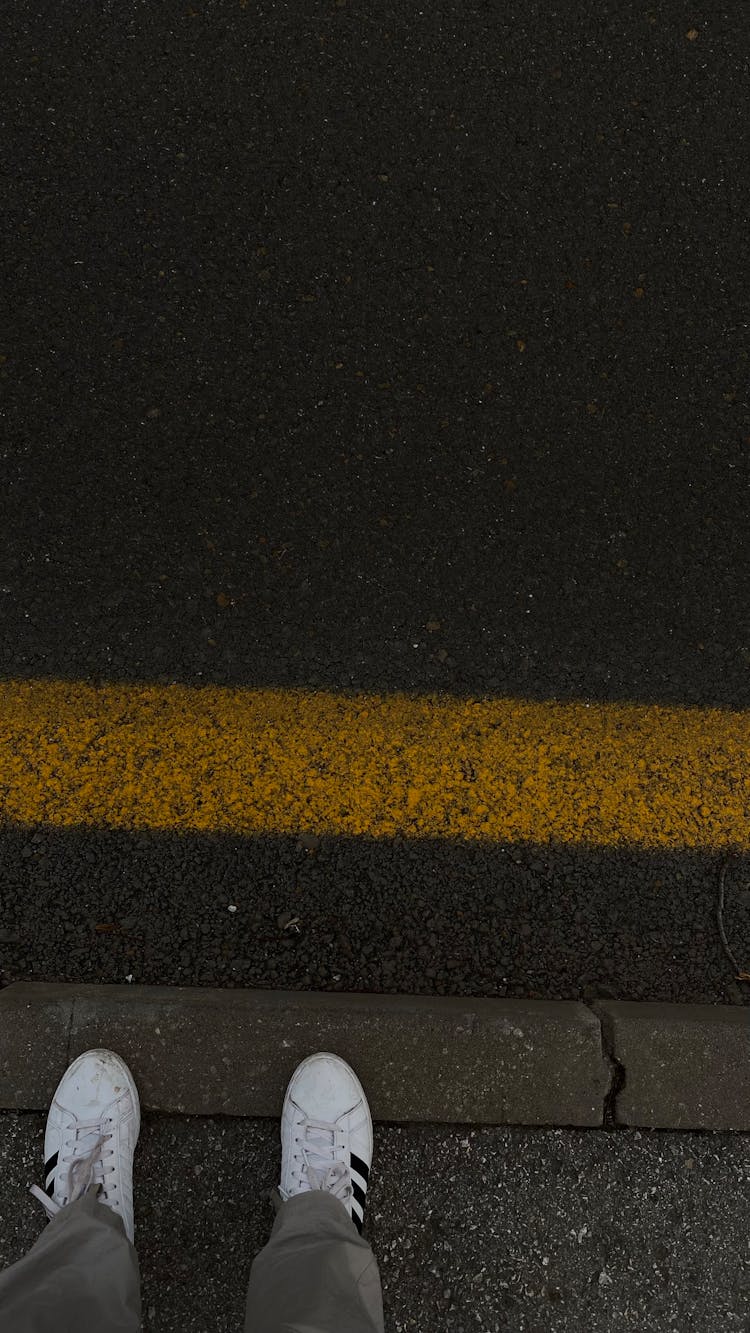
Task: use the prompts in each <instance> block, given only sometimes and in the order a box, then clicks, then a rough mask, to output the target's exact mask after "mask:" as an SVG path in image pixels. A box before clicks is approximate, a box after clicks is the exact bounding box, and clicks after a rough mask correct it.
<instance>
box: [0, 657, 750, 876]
mask: <svg viewBox="0 0 750 1333" xmlns="http://www.w3.org/2000/svg"><path fill="white" fill-rule="evenodd" d="M749 752H750V713H747V712H735V713H732V712H723V711H719V710H716V709H709V710H703V709H696V708H664V707H658V706H651V705H641V704H621V703H607V704H595V703H592V704H590V705H589V704H584V703H554V702H550V703H533V702H529V701H525V700H520V699H496V700H462V699H453V698H446V697H444V696H426V697H414V696H409V695H403V694H401V695H386V696H376V695H362V694H358V695H348V696H347V695H336V694H322V693H315V692H311V691H306V690H274V689H261V690H250V689H248V690H239V689H222V688H217V687H208V688H189V687H186V686H164V687H162V686H151V685H104V686H101V687H95V686H91V685H87V684H81V683H75V682H66V681H41V680H40V681H13V680H11V681H5V682H0V819H2V820H3V821H4V822H11V823H16V824H23V825H36V824H47V825H54V826H59V827H69V826H73V825H98V826H104V827H107V828H128V829H130V828H141V829H173V830H185V831H199V832H229V833H247V834H260V833H275V834H279V833H299V832H304V831H308V832H314V833H328V834H343V835H363V836H368V837H373V838H390V837H393V835H394V834H397V833H398V834H403V835H406V836H408V837H415V838H417V837H430V838H458V839H464V840H467V839H471V840H479V841H485V840H493V841H503V842H505V841H515V840H530V841H536V842H561V843H584V844H586V843H588V844H594V845H600V846H601V845H613V844H632V845H637V846H640V847H675V848H677V847H684V848H690V847H692V848H701V847H726V848H728V849H730V848H731V849H735V850H744V851H748V850H750V819H749V815H750V777H749V775H748V767H747V756H748V753H749Z"/></svg>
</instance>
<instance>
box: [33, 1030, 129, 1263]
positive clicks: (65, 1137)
mask: <svg viewBox="0 0 750 1333" xmlns="http://www.w3.org/2000/svg"><path fill="white" fill-rule="evenodd" d="M140 1125H141V1109H140V1104H139V1101H138V1090H137V1088H136V1086H135V1083H134V1082H133V1076H132V1074H131V1072H130V1070H129V1069H128V1067H127V1065H126V1064H125V1062H124V1060H121V1059H120V1057H119V1055H115V1054H114V1051H86V1054H85V1055H79V1057H78V1059H77V1060H74V1061H73V1063H72V1065H71V1066H70V1068H69V1069H68V1070H67V1071H66V1072H65V1074H63V1077H62V1078H61V1080H60V1082H59V1084H58V1087H57V1091H56V1093H55V1096H54V1098H53V1101H52V1105H51V1107H50V1110H49V1116H48V1117H47V1133H46V1134H45V1136H44V1181H45V1190H41V1189H40V1188H39V1186H38V1185H32V1186H31V1193H32V1194H33V1195H34V1197H35V1198H36V1199H39V1200H40V1202H41V1203H42V1204H43V1206H44V1208H45V1209H46V1212H47V1214H48V1216H49V1217H54V1216H55V1215H56V1214H57V1213H59V1211H60V1209H61V1208H64V1207H65V1205H66V1203H73V1202H74V1200H76V1199H79V1198H80V1197H81V1195H82V1194H83V1193H84V1191H85V1190H86V1189H87V1188H88V1186H89V1185H91V1184H99V1185H101V1189H100V1190H99V1194H98V1199H99V1202H100V1203H104V1204H107V1206H108V1207H109V1208H112V1209H114V1211H115V1212H116V1213H119V1214H120V1217H121V1218H122V1220H123V1222H124V1224H125V1232H126V1235H127V1237H128V1240H130V1241H132V1239H133V1232H134V1227H133V1153H134V1152H135V1145H136V1143H137V1142H138V1131H139V1129H140Z"/></svg>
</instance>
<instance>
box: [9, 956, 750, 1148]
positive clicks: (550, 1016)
mask: <svg viewBox="0 0 750 1333" xmlns="http://www.w3.org/2000/svg"><path fill="white" fill-rule="evenodd" d="M102 1045H106V1046H110V1047H112V1048H113V1049H115V1050H117V1051H118V1052H119V1053H120V1054H121V1055H122V1056H123V1057H124V1058H125V1059H126V1060H127V1061H128V1063H129V1064H130V1066H131V1068H132V1069H133V1073H134V1075H135V1077H136V1081H137V1083H138V1086H139V1092H140V1094H141V1100H142V1103H143V1105H144V1106H145V1107H147V1108H148V1109H150V1110H152V1111H158V1112H162V1113H172V1114H185V1115H233V1116H269V1117H275V1116H277V1115H278V1113H279V1108H280V1106H281V1102H282V1099H283V1095H284V1090H285V1087H286V1083H287V1081H288V1078H289V1076H290V1074H291V1072H292V1070H293V1069H294V1067H295V1065H296V1064H297V1063H298V1061H299V1060H301V1059H302V1058H304V1056H305V1055H309V1054H310V1052H311V1051H314V1050H334V1051H336V1052H338V1053H339V1054H340V1055H342V1056H343V1057H344V1058H345V1059H347V1060H349V1061H350V1063H351V1064H352V1065H353V1066H354V1068H355V1069H356V1070H357V1073H358V1074H359V1076H360V1078H361V1079H362V1081H363V1083H364V1085H365V1087H366V1089H367V1093H368V1098H369V1100H370V1104H371V1108H372V1113H373V1116H374V1118H375V1119H376V1120H384V1121H395V1122H399V1121H400V1122H407V1123H408V1122H417V1121H426V1122H430V1123H458V1124H460V1123H474V1124H497V1125H499V1124H517V1125H559V1126H580V1127H602V1126H603V1125H605V1124H606V1125H632V1126H636V1125H638V1126H644V1127H649V1128H664V1129H717V1130H719V1129H721V1130H726V1129H735V1130H750V1013H748V1012H746V1011H745V1009H744V1008H743V1009H738V1008H736V1007H734V1006H731V1007H726V1008H725V1007H723V1006H714V1005H678V1004H674V1005H670V1004H642V1003H632V1002H614V1001H613V1002H607V1003H604V1002H602V1003H599V1004H596V1005H594V1006H592V1007H589V1006H587V1005H585V1004H583V1003H580V1002H578V1001H568V1000H557V1001H556V1000H521V999H519V1000H500V999H472V998H464V997H462V998H444V997H437V998H433V997H430V996H408V995H375V994H342V993H340V992H309V991H260V990H216V989H202V988H200V987H194V988H182V987H162V986H138V985H133V986H96V985H92V986H78V985H66V984H59V985H58V984H54V983H52V984H50V983H35V982H18V983H15V984H13V985H11V986H8V987H6V988H5V989H4V990H2V991H0V1109H3V1110H7V1109H14V1110H44V1109H46V1107H47V1106H48V1104H49V1101H50V1098H51V1096H52V1094H53V1092H54V1089H55V1086H56V1084H57V1081H58V1079H59V1077H60V1075H61V1074H62V1072H63V1070H64V1068H65V1067H66V1065H67V1064H68V1063H69V1061H70V1060H71V1059H73V1058H74V1057H75V1056H76V1055H78V1054H80V1053H81V1052H82V1051H84V1050H87V1049H89V1048H91V1047H93V1046H102Z"/></svg>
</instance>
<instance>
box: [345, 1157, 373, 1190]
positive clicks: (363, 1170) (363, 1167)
mask: <svg viewBox="0 0 750 1333" xmlns="http://www.w3.org/2000/svg"><path fill="white" fill-rule="evenodd" d="M349 1161H350V1162H351V1165H352V1171H356V1173H357V1175H358V1176H361V1177H362V1179H363V1180H364V1182H365V1186H367V1182H368V1180H369V1179H370V1168H369V1166H368V1165H367V1162H363V1161H362V1158H361V1157H358V1156H357V1154H356V1153H354V1152H350V1153H349Z"/></svg>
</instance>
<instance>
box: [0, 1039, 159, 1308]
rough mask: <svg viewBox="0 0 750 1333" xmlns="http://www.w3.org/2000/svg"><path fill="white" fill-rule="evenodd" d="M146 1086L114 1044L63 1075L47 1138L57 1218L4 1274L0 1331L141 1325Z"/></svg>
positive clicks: (39, 1194)
mask: <svg viewBox="0 0 750 1333" xmlns="http://www.w3.org/2000/svg"><path fill="white" fill-rule="evenodd" d="M139 1125H140V1108H139V1105H138V1093H137V1090H136V1087H135V1083H134V1082H133V1078H132V1075H131V1073H130V1070H129V1069H128V1067H127V1065H126V1064H124V1062H123V1061H122V1060H120V1059H119V1057H118V1056H116V1055H114V1054H113V1052H111V1051H87V1052H86V1054H85V1055H82V1056H79V1058H78V1059H77V1060H75V1061H74V1062H73V1064H72V1065H71V1066H70V1068H69V1069H68V1070H67V1072H66V1073H65V1075H64V1076H63V1078H62V1080H61V1082H60V1084H59V1086H58V1088H57V1091H56V1093H55V1096H54V1099H53V1102H52V1106H51V1108H50V1113H49V1117H48V1120H47V1133H46V1135H45V1140H44V1159H45V1184H46V1191H44V1192H43V1191H42V1190H40V1189H39V1187H38V1186H33V1187H32V1193H33V1194H34V1195H35V1196H36V1198H38V1199H39V1200H40V1201H41V1202H42V1204H43V1205H44V1208H45V1210H46V1212H47V1213H48V1215H49V1217H50V1218H51V1221H50V1223H49V1225H48V1226H47V1227H46V1228H45V1231H44V1232H43V1234H42V1235H41V1236H40V1238H39V1240H38V1241H37V1242H36V1244H35V1245H33V1246H32V1248H31V1250H30V1251H29V1253H28V1254H27V1255H26V1256H25V1257H24V1258H23V1259H21V1260H19V1262H18V1263H16V1264H13V1265H12V1267H10V1268H8V1269H6V1270H5V1272H4V1273H0V1333H139V1330H140V1327H141V1311H140V1289H139V1275H138V1260H137V1258H136V1254H135V1250H134V1249H133V1243H132V1242H133V1152H134V1149H135V1145H136V1142H137V1139H138V1130H139Z"/></svg>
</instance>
